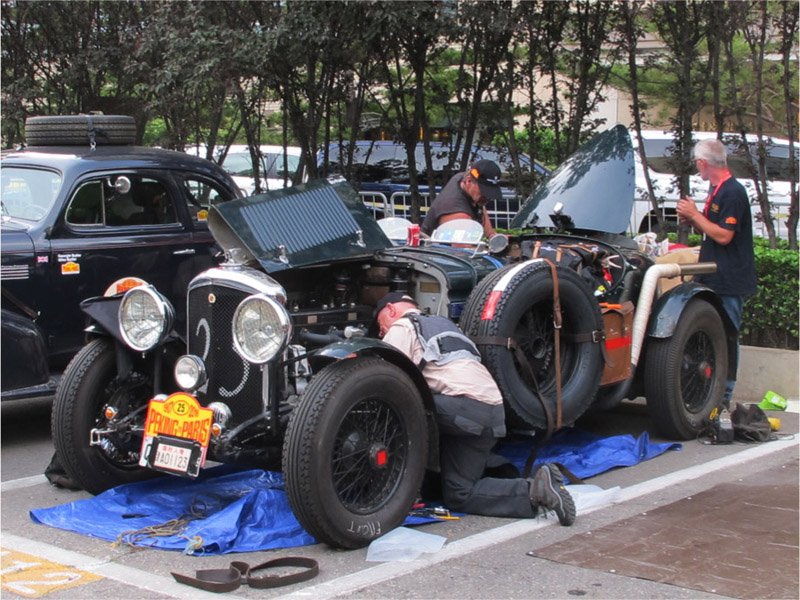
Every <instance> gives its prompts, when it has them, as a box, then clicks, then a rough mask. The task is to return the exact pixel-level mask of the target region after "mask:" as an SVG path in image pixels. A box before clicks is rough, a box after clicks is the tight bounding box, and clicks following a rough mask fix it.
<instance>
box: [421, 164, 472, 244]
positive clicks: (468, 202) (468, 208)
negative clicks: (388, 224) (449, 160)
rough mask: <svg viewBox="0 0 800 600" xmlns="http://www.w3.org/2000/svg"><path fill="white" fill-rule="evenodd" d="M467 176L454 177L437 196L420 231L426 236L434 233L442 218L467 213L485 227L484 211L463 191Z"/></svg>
mask: <svg viewBox="0 0 800 600" xmlns="http://www.w3.org/2000/svg"><path fill="white" fill-rule="evenodd" d="M465 175H466V173H456V174H455V175H453V176H452V177H451V178H450V181H448V182H447V184H446V185H445V186H444V187H443V188H442V190H441V191H440V192H439V193H438V194H437V195H436V198H434V199H433V204H431V207H430V209H429V210H428V214H427V215H425V220H424V221H422V225H421V226H420V230H421V231H422V232H423V233H424V234H425V235H430V234H431V233H433V230H434V229H436V226H437V225H438V224H439V219H440V218H441V217H443V216H444V215H452V214H454V213H466V214H468V215H470V216H471V217H472V219H473V220H475V221H477V222H478V223H480V224H481V225H483V211H482V210H481V208H480V207H479V206H475V203H474V202H473V201H472V198H471V197H470V196H469V194H467V193H466V192H465V191H464V190H462V189H461V181H462V180H463V179H464V176H465Z"/></svg>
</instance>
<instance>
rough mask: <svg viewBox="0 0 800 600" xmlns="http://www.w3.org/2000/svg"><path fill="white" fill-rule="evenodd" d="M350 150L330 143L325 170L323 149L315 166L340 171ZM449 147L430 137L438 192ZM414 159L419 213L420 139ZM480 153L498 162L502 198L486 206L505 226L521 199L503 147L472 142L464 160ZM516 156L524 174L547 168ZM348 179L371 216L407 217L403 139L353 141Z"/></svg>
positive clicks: (425, 181)
mask: <svg viewBox="0 0 800 600" xmlns="http://www.w3.org/2000/svg"><path fill="white" fill-rule="evenodd" d="M349 151H350V146H349V144H348V143H345V144H342V145H340V144H339V143H338V142H336V143H331V144H330V145H329V147H328V168H327V169H325V164H324V160H325V153H324V151H323V150H320V151H319V152H318V153H317V165H318V167H319V168H320V169H321V171H320V173H321V174H322V175H323V176H328V175H343V174H344V173H345V168H346V166H347V164H348V161H349ZM450 151H451V149H450V145H449V144H448V143H446V142H431V153H432V157H431V158H432V163H433V174H434V177H435V179H436V181H437V182H438V185H437V191H438V189H439V188H440V186H441V185H444V183H446V182H447V180H448V179H449V178H450V177H451V176H452V175H454V174H455V172H456V171H452V172H448V171H446V170H445V169H446V168H447V165H448V164H449V161H450ZM415 158H416V167H417V173H418V175H419V182H420V193H421V194H422V195H423V198H422V205H421V207H420V209H421V211H422V213H423V215H424V213H425V212H427V210H428V207H429V205H430V198H429V197H428V196H427V192H428V185H429V183H430V181H431V177H429V174H428V172H427V167H426V164H425V154H424V148H423V146H422V144H421V143H420V144H418V145H417V147H416V152H415ZM482 158H484V159H489V160H493V161H494V162H496V163H497V164H498V165H499V166H500V169H501V178H502V181H501V186H502V188H503V199H502V200H499V201H496V202H490V203H489V205H488V209H489V216H490V219H491V220H492V222H493V224H494V226H495V227H501V228H507V227H508V226H509V224H510V223H511V219H513V218H514V215H515V214H516V213H517V211H518V210H519V207H520V203H521V201H522V200H524V198H521V197H520V196H519V194H518V193H517V191H516V190H515V189H514V183H515V182H514V165H513V161H512V160H511V156H510V155H509V153H508V152H507V151H503V150H501V149H498V148H490V147H483V146H474V147H473V149H472V152H471V153H470V159H469V162H470V163H472V162H474V161H476V160H479V159H482ZM519 161H520V171H521V172H522V174H523V175H525V174H529V173H530V172H531V170H533V172H534V173H535V175H536V176H537V178H538V179H541V178H544V177H546V176H547V175H548V174H549V172H550V171H549V170H548V169H547V168H546V167H544V166H543V165H541V164H539V163H537V162H533V163H531V160H530V158H529V157H528V156H527V155H526V154H520V156H519ZM348 181H349V182H350V183H351V184H352V185H353V186H354V187H355V188H356V189H357V190H358V191H359V192H360V193H361V195H362V197H363V199H364V202H365V203H366V205H367V208H369V209H370V210H371V212H372V213H373V215H374V216H375V217H376V218H378V219H380V218H384V217H402V218H408V217H410V216H411V194H410V192H409V176H408V159H407V157H406V149H405V146H404V145H403V144H400V143H398V142H393V141H374V140H358V141H356V142H355V145H354V147H353V159H352V165H351V168H350V173H349V178H348Z"/></svg>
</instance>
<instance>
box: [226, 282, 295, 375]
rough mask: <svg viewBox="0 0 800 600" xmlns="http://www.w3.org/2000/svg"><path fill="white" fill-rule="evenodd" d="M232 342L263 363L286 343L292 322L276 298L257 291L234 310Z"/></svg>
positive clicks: (249, 357)
mask: <svg viewBox="0 0 800 600" xmlns="http://www.w3.org/2000/svg"><path fill="white" fill-rule="evenodd" d="M232 327H233V346H234V348H236V352H238V353H239V355H240V356H241V357H242V358H244V359H245V360H246V361H248V362H251V363H255V364H264V363H266V362H268V361H270V360H272V359H273V358H274V357H275V356H276V355H277V354H278V353H279V352H280V351H281V350H283V349H284V348H285V347H286V344H287V342H288V341H289V338H290V337H291V335H292V322H291V319H290V318H289V313H287V312H286V309H285V308H284V307H283V306H282V305H281V304H280V303H278V302H277V301H276V300H274V299H273V298H270V297H269V296H265V295H264V294H254V295H252V296H249V297H247V298H245V299H244V300H242V302H241V304H239V306H238V307H237V308H236V312H235V313H234V314H233V324H232Z"/></svg>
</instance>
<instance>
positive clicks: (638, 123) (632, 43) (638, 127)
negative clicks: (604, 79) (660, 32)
mask: <svg viewBox="0 0 800 600" xmlns="http://www.w3.org/2000/svg"><path fill="white" fill-rule="evenodd" d="M642 7H643V5H642V4H641V3H639V2H635V1H631V0H626V1H625V2H623V3H622V4H620V6H619V10H620V18H621V19H620V20H621V22H620V32H621V36H622V44H621V45H620V48H621V49H622V50H624V51H625V52H626V53H627V55H628V80H627V81H628V90H629V91H630V93H631V113H632V114H633V128H634V133H635V135H636V139H637V140H638V145H637V150H636V151H637V152H638V153H639V160H640V161H641V163H642V166H645V165H647V156H646V154H645V147H644V139H643V138H642V112H643V111H644V109H645V107H646V105H645V103H644V102H643V101H642V100H641V98H640V97H639V66H638V64H637V62H636V61H637V53H636V49H637V47H638V41H639V38H640V37H642V35H643V34H644V30H643V28H642V26H641V23H640V18H639V17H640V15H641V11H642ZM642 172H643V173H644V180H645V185H646V186H647V197H648V198H649V199H650V206H651V207H652V214H653V216H654V218H655V223H656V227H655V229H656V231H659V232H660V233H662V234H665V233H666V231H665V227H664V219H663V218H662V215H661V211H660V210H659V206H658V198H657V197H656V195H655V193H654V192H653V182H652V180H651V179H650V169H648V168H643V169H642Z"/></svg>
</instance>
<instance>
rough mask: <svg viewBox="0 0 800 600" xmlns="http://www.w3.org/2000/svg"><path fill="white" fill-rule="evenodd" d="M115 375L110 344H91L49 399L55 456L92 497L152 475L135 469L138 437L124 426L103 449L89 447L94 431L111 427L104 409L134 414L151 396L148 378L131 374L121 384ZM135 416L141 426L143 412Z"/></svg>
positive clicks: (107, 438) (105, 340)
mask: <svg viewBox="0 0 800 600" xmlns="http://www.w3.org/2000/svg"><path fill="white" fill-rule="evenodd" d="M116 375H117V367H116V357H115V354H114V342H113V341H112V340H110V339H108V338H98V339H95V340H92V341H91V342H89V343H88V344H87V345H86V346H84V347H83V349H82V350H81V351H80V352H78V354H76V355H75V358H73V359H72V361H71V362H70V363H69V365H68V366H67V368H66V370H65V371H64V375H63V376H62V378H61V381H60V382H59V385H58V388H57V389H56V395H55V398H54V400H53V412H52V415H51V419H50V423H51V425H50V426H51V434H52V437H53V443H54V445H55V448H56V456H57V457H58V460H59V461H60V462H61V465H62V466H63V467H64V470H65V471H66V473H67V475H68V476H69V477H70V478H71V479H72V480H73V481H75V482H76V483H77V484H78V485H80V486H81V487H82V488H83V489H84V490H86V491H87V492H89V493H91V494H99V493H101V492H104V491H105V490H107V489H109V488H112V487H114V486H117V485H121V484H123V483H133V482H135V481H141V480H142V479H147V478H149V477H152V476H153V475H154V474H153V473H152V472H151V471H146V470H145V469H142V468H141V467H139V465H138V462H139V449H140V446H141V441H142V439H141V435H134V434H132V433H131V432H130V431H129V430H128V428H126V429H124V430H120V431H119V432H118V433H115V434H112V435H109V436H105V437H104V438H103V442H102V444H101V445H97V446H90V445H89V438H90V435H91V430H92V429H94V428H98V429H106V428H108V426H109V423H108V420H107V419H106V416H105V415H104V408H105V407H106V405H109V404H115V405H117V406H123V405H124V406H126V407H128V410H129V411H132V410H133V409H135V408H136V407H138V406H142V405H144V404H146V403H147V400H148V399H149V397H150V392H151V391H152V383H151V382H150V380H149V379H148V378H146V377H144V376H143V375H141V374H138V373H135V372H134V373H132V374H131V375H130V376H129V377H128V378H126V380H125V381H119V380H118V378H117V377H116ZM139 414H140V421H141V422H140V423H139V424H140V425H141V424H143V422H144V411H140V413H139ZM131 424H133V423H131Z"/></svg>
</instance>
